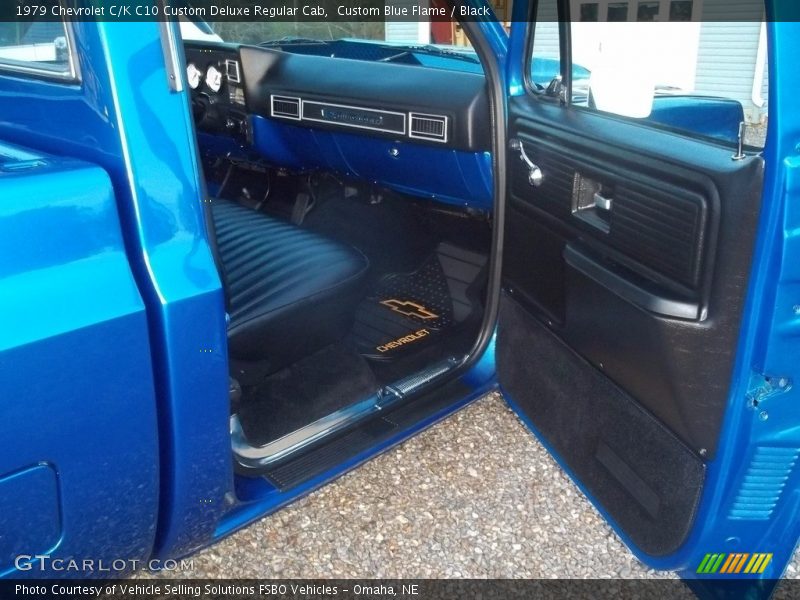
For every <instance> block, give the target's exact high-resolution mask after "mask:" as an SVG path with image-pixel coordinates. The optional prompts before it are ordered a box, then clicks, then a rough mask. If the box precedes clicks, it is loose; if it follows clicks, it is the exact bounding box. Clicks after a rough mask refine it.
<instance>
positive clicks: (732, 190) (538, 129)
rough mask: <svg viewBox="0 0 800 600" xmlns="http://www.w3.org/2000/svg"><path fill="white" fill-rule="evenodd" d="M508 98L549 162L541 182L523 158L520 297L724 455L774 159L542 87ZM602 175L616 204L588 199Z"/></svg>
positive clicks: (672, 426)
mask: <svg viewBox="0 0 800 600" xmlns="http://www.w3.org/2000/svg"><path fill="white" fill-rule="evenodd" d="M509 112H510V125H509V137H511V138H516V139H518V140H520V141H521V142H522V144H523V147H524V149H525V152H526V154H527V156H528V157H529V158H530V160H532V161H533V162H535V163H536V164H537V165H538V166H539V167H541V169H542V172H543V174H544V180H543V183H542V185H541V186H540V187H534V186H532V185H530V183H529V182H528V166H527V165H526V163H525V162H524V161H523V160H519V159H518V158H512V159H511V164H510V165H509V178H510V181H509V189H510V197H509V201H508V218H507V220H508V225H507V230H506V236H507V237H506V246H505V248H506V250H505V261H504V267H503V268H504V281H505V285H506V289H507V291H509V294H510V297H511V298H513V299H515V301H518V302H519V303H520V304H521V305H522V306H524V307H525V308H526V309H527V310H528V311H529V312H530V313H531V314H533V315H536V316H538V317H539V318H541V319H542V320H543V321H544V322H547V323H549V324H550V325H551V330H552V331H553V333H555V334H556V335H557V336H558V337H559V338H561V340H563V341H564V342H566V343H567V344H568V345H569V346H570V347H571V348H572V350H574V351H575V352H577V353H578V354H579V355H580V356H581V357H583V358H584V359H586V360H587V361H588V363H589V364H591V365H592V366H593V367H594V368H596V369H597V370H599V371H600V372H601V373H603V374H604V375H605V376H606V377H607V378H608V379H610V380H611V381H612V382H613V383H614V384H615V385H617V386H619V387H620V388H621V390H622V391H623V392H625V393H627V394H629V395H630V396H631V397H633V398H635V400H636V401H637V402H638V403H639V404H640V405H641V406H642V407H643V408H644V409H646V410H647V411H649V412H650V413H651V414H653V415H655V416H656V417H657V418H658V419H659V421H660V422H661V423H662V424H663V425H664V426H665V427H666V428H667V429H668V430H670V431H672V432H673V433H674V434H675V435H677V437H678V438H679V439H680V440H681V441H682V442H684V443H685V444H686V445H687V446H688V447H689V448H691V449H692V450H693V451H694V452H695V453H696V454H697V455H698V456H702V457H711V456H713V454H714V452H715V449H716V445H717V439H718V437H719V431H720V427H721V425H722V417H723V413H724V409H725V402H726V399H727V392H728V385H729V380H730V376H731V372H732V367H733V364H732V363H733V354H734V349H735V346H736V341H737V334H738V328H739V319H740V315H741V311H742V305H743V300H744V294H745V289H746V284H747V278H748V274H749V268H750V257H751V253H752V246H753V238H754V232H755V224H756V219H757V216H758V212H759V202H760V196H761V185H762V177H763V161H762V160H761V159H760V158H753V157H751V158H748V159H746V160H743V161H734V160H732V159H731V154H732V153H731V151H730V150H729V149H726V148H724V147H720V146H714V145H711V144H708V143H704V142H701V141H696V140H692V139H689V138H686V137H682V136H678V135H674V134H671V133H669V132H665V131H658V130H654V129H650V128H647V129H645V128H642V127H641V126H639V125H637V124H636V123H635V122H630V121H626V120H624V119H619V118H615V117H609V116H605V115H601V114H597V113H592V112H589V111H583V110H579V109H565V108H563V107H560V106H556V105H551V104H548V103H544V102H538V101H536V100H535V99H532V98H530V97H519V98H514V99H512V100H511V101H510V111H509ZM512 152H513V151H512ZM598 183H599V184H601V186H602V187H601V188H600V192H601V193H600V195H601V196H602V199H603V200H604V201H606V200H608V201H610V203H609V204H610V208H598V207H597V206H595V207H591V205H590V203H586V202H585V200H586V197H587V196H586V193H585V192H586V188H587V186H588V187H589V188H590V189H594V188H592V187H591V186H593V185H594V184H598ZM581 206H584V208H583V209H582V210H579V208H580V207H581ZM499 343H502V339H500V340H499ZM500 377H501V382H502V379H503V367H502V365H501V366H500Z"/></svg>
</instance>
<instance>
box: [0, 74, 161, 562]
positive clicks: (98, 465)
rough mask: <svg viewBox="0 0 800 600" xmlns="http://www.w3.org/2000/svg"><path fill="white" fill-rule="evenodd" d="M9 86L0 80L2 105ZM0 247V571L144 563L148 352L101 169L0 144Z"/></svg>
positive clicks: (154, 461) (148, 505)
mask: <svg viewBox="0 0 800 600" xmlns="http://www.w3.org/2000/svg"><path fill="white" fill-rule="evenodd" d="M12 85H13V86H16V84H15V83H14V82H10V81H9V80H7V79H6V78H4V77H0V98H2V99H0V106H3V105H4V104H5V100H6V99H7V98H8V95H7V90H8V88H9V86H12ZM46 86H47V84H43V83H37V84H31V85H30V86H29V88H28V89H30V90H31V91H33V90H35V89H36V88H37V87H39V88H40V89H42V87H46ZM54 91H55V90H54ZM71 92H72V90H64V91H62V92H61V93H63V94H69V93H71ZM18 101H19V100H17V102H18ZM0 114H3V115H7V114H8V113H7V112H5V110H4V109H0ZM0 256H1V257H2V260H0V314H2V315H3V325H2V327H0V421H2V423H3V435H2V436H0V499H1V500H0V531H2V532H3V534H2V535H0V576H2V575H8V574H11V573H15V571H14V566H15V562H14V557H15V556H17V555H19V554H36V553H40V554H50V555H51V556H52V557H53V558H68V557H75V556H79V557H87V558H88V557H91V558H94V559H96V560H104V561H106V562H108V563H110V561H112V560H115V559H118V558H121V557H125V558H129V559H138V560H142V559H145V558H147V556H149V554H150V551H151V547H152V544H153V538H154V535H155V525H156V516H157V512H158V475H159V473H158V439H157V430H156V405H155V393H154V384H153V376H152V365H151V362H150V352H151V347H150V344H149V341H148V331H147V320H146V316H145V307H144V304H143V302H142V298H141V296H140V294H139V290H138V289H137V287H136V284H135V282H134V278H133V275H132V273H131V269H130V266H129V264H128V259H127V256H126V252H125V247H124V245H123V239H122V233H121V229H120V222H119V215H118V210H117V206H116V204H115V198H114V191H113V189H112V185H111V182H110V180H109V178H108V176H107V175H106V173H105V172H104V171H103V170H102V169H100V168H99V167H96V166H93V165H90V164H88V163H84V162H79V161H76V160H72V159H63V158H57V157H54V156H48V155H46V154H42V153H39V152H34V151H28V150H23V149H21V148H19V147H14V146H9V145H6V144H0ZM132 499H135V501H132ZM15 574H16V575H17V576H31V577H43V576H52V575H54V574H55V573H54V572H53V571H51V570H45V571H41V570H38V569H37V570H28V571H23V572H16V573H15Z"/></svg>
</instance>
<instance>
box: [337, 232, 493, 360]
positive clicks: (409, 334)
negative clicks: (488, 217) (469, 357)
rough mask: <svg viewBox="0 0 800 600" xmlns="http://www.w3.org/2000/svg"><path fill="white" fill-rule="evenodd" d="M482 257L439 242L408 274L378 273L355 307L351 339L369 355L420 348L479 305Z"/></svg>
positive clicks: (381, 356)
mask: <svg viewBox="0 0 800 600" xmlns="http://www.w3.org/2000/svg"><path fill="white" fill-rule="evenodd" d="M485 265H486V256H484V255H482V254H478V253H475V252H472V251H469V250H464V249H462V248H458V247H456V246H453V245H451V244H446V243H442V244H439V246H438V247H437V248H436V251H435V252H434V253H433V254H432V255H431V256H430V257H429V258H428V259H427V260H426V261H425V262H424V263H423V264H422V266H420V267H419V268H418V269H417V270H416V271H414V272H412V273H395V274H391V275H387V276H385V277H383V278H382V279H381V280H380V281H379V282H378V284H377V286H376V289H375V290H373V291H372V293H370V294H369V296H368V297H367V299H366V300H364V301H363V302H362V303H361V305H360V306H359V308H358V311H357V312H356V323H355V326H354V328H353V333H352V339H353V342H354V343H355V345H356V348H357V349H358V351H359V353H360V354H361V355H362V356H364V357H365V358H367V359H369V360H378V361H389V360H395V359H397V358H400V357H402V356H405V355H407V354H408V353H410V352H412V351H418V350H422V349H423V348H425V347H427V346H429V345H430V344H431V343H434V342H436V341H437V340H439V339H441V336H442V335H445V334H446V333H448V332H450V331H453V330H454V329H455V328H456V327H458V326H459V325H460V324H461V323H463V322H465V321H466V320H467V319H468V318H469V317H470V316H472V315H473V314H475V313H476V312H477V311H478V310H480V293H479V291H478V290H477V287H478V283H479V279H480V277H481V275H482V273H483V272H484V266H485Z"/></svg>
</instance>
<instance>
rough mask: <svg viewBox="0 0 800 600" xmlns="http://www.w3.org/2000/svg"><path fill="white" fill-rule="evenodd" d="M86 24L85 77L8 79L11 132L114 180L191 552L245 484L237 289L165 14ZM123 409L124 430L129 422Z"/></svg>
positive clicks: (166, 520) (164, 534)
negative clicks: (207, 202) (170, 68)
mask: <svg viewBox="0 0 800 600" xmlns="http://www.w3.org/2000/svg"><path fill="white" fill-rule="evenodd" d="M74 27H75V30H76V39H77V42H78V54H79V59H80V66H81V73H82V79H83V81H82V84H81V85H57V84H52V83H47V82H44V81H37V80H25V79H23V78H13V77H3V78H2V81H0V138H3V139H7V140H11V141H14V140H17V141H24V142H25V143H26V145H29V146H33V147H36V148H37V149H41V150H44V151H50V152H54V153H59V154H67V155H72V156H80V157H82V158H84V159H86V160H88V161H91V162H92V163H95V164H97V165H99V166H101V167H102V168H103V169H104V170H105V171H106V172H107V173H108V176H109V177H110V179H111V182H112V184H113V188H114V193H115V195H116V200H117V206H118V209H119V213H120V219H121V222H122V226H123V237H124V242H125V250H126V252H127V256H128V260H129V262H130V268H131V269H132V271H133V275H134V278H135V281H136V285H137V287H138V290H139V293H140V294H141V296H142V298H143V300H144V304H145V306H146V309H147V329H148V331H149V334H150V346H151V349H150V350H151V351H150V352H149V353H148V354H149V356H151V357H152V366H151V372H152V373H153V376H154V378H155V384H156V385H155V387H156V396H157V398H156V400H157V403H158V430H159V431H158V433H159V438H160V439H159V452H158V453H157V455H156V456H152V457H150V458H149V459H148V460H147V461H143V462H144V465H143V466H140V467H137V468H140V469H146V468H157V467H158V468H160V472H161V478H160V490H159V492H158V494H157V497H158V500H159V512H158V534H157V536H156V539H155V552H156V554H157V555H159V556H161V555H164V556H167V555H177V554H185V553H187V552H189V551H190V550H192V549H193V548H196V547H199V546H201V545H203V544H205V543H207V542H208V541H209V540H210V539H211V536H212V534H213V531H214V528H215V527H216V521H217V519H218V518H219V516H220V515H221V514H222V512H223V511H224V509H225V507H226V505H225V494H226V493H227V492H228V491H229V490H231V489H232V469H231V461H230V445H229V437H228V432H227V417H228V393H227V387H228V375H227V350H226V335H225V318H224V309H223V297H222V290H221V286H220V282H219V278H218V276H217V272H216V268H215V266H214V263H213V260H212V256H211V253H210V251H209V248H208V244H207V241H206V237H205V231H204V224H203V220H202V212H201V209H202V206H201V204H200V201H199V199H200V197H201V194H200V189H201V188H200V182H199V169H198V166H197V164H195V152H194V151H193V148H194V138H193V127H192V122H191V115H190V111H189V108H188V99H187V96H186V94H173V93H170V91H169V88H168V85H167V76H166V71H165V66H164V65H165V62H164V56H163V54H162V48H161V42H160V37H159V28H158V24H157V23H113V24H109V23H96V24H94V23H75V24H74ZM120 115H124V118H122V117H121V116H120ZM86 307H87V309H88V308H94V309H95V310H97V309H98V307H97V305H96V303H92V302H91V301H87V304H86ZM90 314H93V313H90ZM100 314H102V313H100ZM114 337H115V336H113V335H112V336H110V337H109V338H108V340H107V341H106V342H105V343H106V344H108V343H111V341H110V340H113V339H114ZM76 356H78V355H76ZM88 356H89V355H88V354H87V357H88ZM76 360H77V358H76ZM87 360H88V358H87ZM85 364H88V363H85ZM80 372H81V373H87V376H88V373H89V372H90V369H86V368H81V369H80ZM64 387H70V386H67V385H66V384H64ZM134 389H135V388H134ZM143 410H144V409H143ZM73 418H74V417H73ZM118 418H119V421H118V423H117V427H120V426H122V424H123V423H125V422H126V420H127V419H125V418H123V417H122V416H121V415H120V416H119V417H118ZM136 433H137V437H136V438H133V439H136V440H138V441H137V442H136V443H133V439H130V440H129V441H130V444H131V446H133V447H135V448H138V446H139V445H147V444H148V443H154V442H153V441H152V440H153V439H154V437H155V432H150V433H149V437H148V436H146V435H144V433H143V432H141V431H137V432H136ZM83 437H85V438H86V439H87V440H88V439H90V438H89V437H88V436H83ZM124 439H128V438H127V436H125V438H124ZM129 452H130V450H129ZM98 454H99V453H98V452H88V451H87V452H86V453H85V455H84V456H97V455H98ZM156 460H158V461H160V464H153V461H156ZM109 461H111V458H109ZM90 462H91V461H90ZM87 478H89V475H88V473H87ZM131 496H133V494H132V495H131ZM149 535H152V530H151V532H150V534H149ZM99 539H103V538H102V537H101V538H99ZM131 547H135V545H132V546H131Z"/></svg>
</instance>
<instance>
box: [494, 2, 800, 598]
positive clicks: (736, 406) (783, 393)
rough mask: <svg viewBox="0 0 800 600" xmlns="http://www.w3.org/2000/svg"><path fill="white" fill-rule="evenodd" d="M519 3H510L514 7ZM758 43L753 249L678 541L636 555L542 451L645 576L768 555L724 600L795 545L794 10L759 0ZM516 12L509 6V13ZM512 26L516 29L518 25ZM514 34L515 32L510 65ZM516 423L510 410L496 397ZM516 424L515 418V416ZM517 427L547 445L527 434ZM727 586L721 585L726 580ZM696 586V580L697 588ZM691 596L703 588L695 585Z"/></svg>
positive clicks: (799, 377) (798, 435)
mask: <svg viewBox="0 0 800 600" xmlns="http://www.w3.org/2000/svg"><path fill="white" fill-rule="evenodd" d="M520 4H522V3H521V2H520ZM766 5H767V10H768V15H771V16H772V17H773V19H772V20H771V22H769V23H768V34H769V40H770V55H769V69H770V99H769V102H770V106H769V114H770V120H769V131H768V138H767V147H766V148H765V151H764V157H765V160H766V163H767V170H766V175H765V186H764V195H763V200H762V214H761V218H760V223H759V229H758V241H757V246H756V251H755V256H754V261H753V267H752V271H751V279H750V284H749V291H748V301H747V306H746V308H745V311H744V315H743V320H742V325H741V332H740V340H739V344H738V348H737V359H736V365H735V369H734V373H733V376H732V380H731V385H730V393H729V400H728V408H727V411H726V416H725V422H724V426H723V431H722V435H721V438H720V445H719V449H718V451H717V455H716V457H715V459H714V460H713V461H711V462H709V463H708V471H707V478H706V486H705V490H704V493H703V497H702V499H701V503H700V506H699V509H698V513H697V518H696V520H695V526H694V529H693V531H692V533H691V534H690V536H689V538H688V540H687V542H686V543H685V544H684V546H683V547H682V548H681V549H679V550H678V551H677V552H675V553H674V554H672V555H670V556H666V557H660V558H654V557H651V556H648V555H647V554H645V553H643V552H642V551H641V550H639V549H638V548H637V547H636V546H635V545H634V544H633V543H632V542H631V541H630V539H629V538H628V537H627V536H626V535H625V534H624V532H622V530H621V529H620V528H619V526H618V525H617V524H616V523H615V522H614V521H613V519H611V518H610V517H609V515H608V514H607V513H605V511H603V509H602V508H601V507H600V505H599V504H598V503H597V501H596V499H595V498H593V497H592V495H591V494H590V493H588V492H587V490H586V489H585V488H584V487H583V485H582V484H581V482H580V480H578V479H577V478H576V477H575V476H574V474H573V473H571V472H570V471H569V469H568V468H567V467H566V466H565V464H564V463H563V461H562V460H561V458H560V457H559V456H558V455H557V454H556V453H555V452H553V450H552V448H549V447H548V450H549V451H550V452H551V454H553V455H554V456H555V458H556V460H557V461H558V462H559V464H560V465H561V466H562V468H564V470H565V471H567V473H568V474H569V475H570V477H571V478H572V479H573V480H574V481H575V483H576V484H577V485H578V486H579V487H580V488H581V490H582V491H583V492H584V493H585V494H586V495H587V497H589V499H590V500H591V501H592V502H593V503H594V504H595V506H596V507H597V508H598V510H599V511H600V512H601V513H602V514H603V516H604V517H605V518H606V519H607V520H608V521H609V522H610V523H611V525H612V526H613V527H614V529H615V531H616V532H617V534H618V535H619V536H620V537H621V538H622V539H623V541H624V542H625V543H626V545H627V546H628V547H629V548H630V549H631V551H632V552H633V553H634V554H635V555H636V556H637V557H638V558H639V559H640V560H641V561H642V562H644V563H645V564H647V565H648V566H650V567H652V568H655V569H661V570H677V571H679V572H680V574H681V576H683V577H685V578H703V579H706V578H708V576H702V575H697V574H696V569H697V567H698V566H699V564H700V562H701V560H702V559H703V557H704V556H705V554H706V553H709V552H748V553H753V552H769V553H773V555H774V556H773V559H772V562H771V563H770V564H769V566H768V567H767V569H766V570H765V572H764V573H763V574H761V575H755V576H752V575H751V576H747V575H741V574H740V575H739V576H738V577H740V578H747V579H749V580H752V582H753V583H752V586H751V587H750V588H749V589H745V588H744V587H739V588H737V589H736V590H734V591H735V593H739V594H741V593H745V592H750V593H753V594H754V596H753V597H758V596H763V595H766V594H768V593H769V592H770V591H771V589H772V586H773V585H774V580H775V579H776V578H778V577H780V575H781V574H782V571H783V569H784V568H785V566H786V564H787V562H788V560H789V559H790V558H791V556H792V552H793V551H794V549H795V547H796V546H797V543H798V538H799V537H800V519H799V518H798V517H799V516H800V467H799V466H798V461H797V459H796V457H797V455H798V452H800V412H798V411H797V404H798V402H800V389H798V386H799V385H800V363H799V362H798V361H797V358H796V357H797V350H798V348H799V347H800V260H797V257H800V110H798V108H799V107H798V102H799V101H798V98H797V94H796V90H797V89H798V86H800V72H799V71H797V69H796V68H795V65H796V64H797V62H798V60H800V46H798V45H797V39H800V38H799V37H798V36H800V23H798V22H797V21H798V18H797V15H793V18H787V17H786V16H785V15H784V16H782V17H777V15H781V14H782V13H781V12H779V11H780V10H786V9H794V10H795V11H796V10H797V7H790V6H789V5H788V4H786V3H784V2H782V1H781V0H768V1H767V3H766ZM516 8H519V10H520V11H521V10H523V9H522V8H521V7H519V6H517V5H515V9H516ZM522 25H524V24H522ZM523 34H524V30H523V29H522V28H521V27H518V26H517V24H515V29H514V30H513V31H512V36H511V37H512V39H511V47H512V52H513V53H514V56H515V57H516V58H515V59H510V61H513V60H519V59H521V57H522V56H523V55H522V54H520V52H521V51H522V50H523V48H522V47H521V45H520V38H521V36H522V35H523ZM508 69H509V82H510V91H511V93H512V94H519V93H524V89H523V88H520V84H521V81H522V80H521V78H520V69H519V68H518V67H514V66H513V65H511V64H509V68H508ZM506 398H507V400H508V402H509V404H510V405H511V407H512V408H514V409H515V410H516V411H517V412H518V413H520V411H519V408H518V406H517V405H516V404H515V403H514V401H513V399H512V398H508V396H506ZM520 414H521V413H520ZM523 421H525V422H526V425H527V426H528V427H529V428H530V429H531V430H532V431H533V432H534V434H536V435H537V437H539V439H540V440H542V441H543V443H544V444H545V445H546V446H547V444H546V442H545V441H544V440H543V438H542V437H541V435H540V434H539V432H537V430H536V427H535V425H534V424H533V423H531V422H530V421H529V420H527V419H525V418H524V416H523ZM729 577H732V576H729ZM706 580H707V579H706ZM696 589H698V590H699V591H701V592H704V593H705V592H709V593H714V591H715V590H714V586H713V585H710V584H703V583H702V582H698V583H697V588H696Z"/></svg>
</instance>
